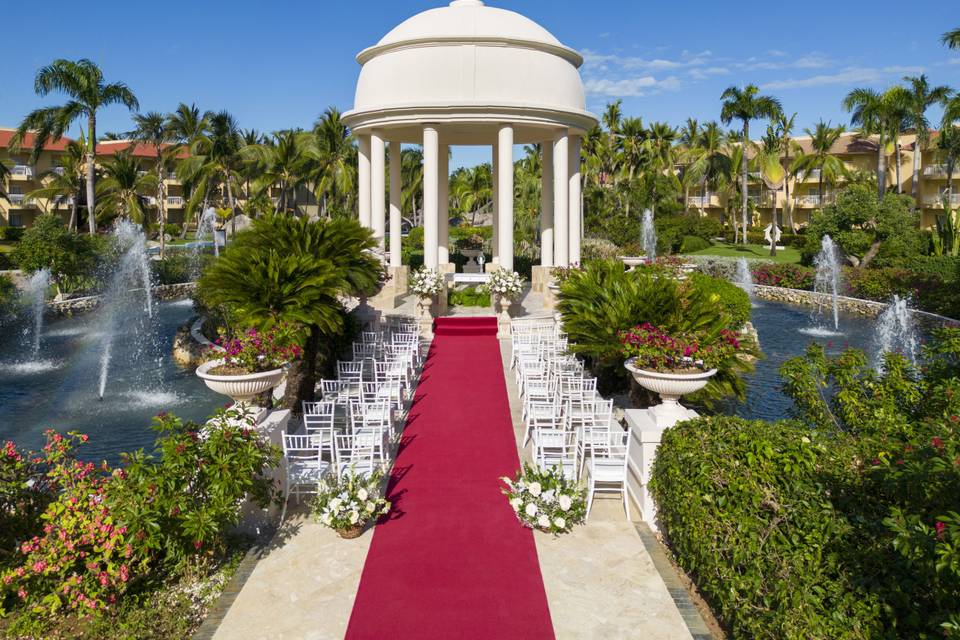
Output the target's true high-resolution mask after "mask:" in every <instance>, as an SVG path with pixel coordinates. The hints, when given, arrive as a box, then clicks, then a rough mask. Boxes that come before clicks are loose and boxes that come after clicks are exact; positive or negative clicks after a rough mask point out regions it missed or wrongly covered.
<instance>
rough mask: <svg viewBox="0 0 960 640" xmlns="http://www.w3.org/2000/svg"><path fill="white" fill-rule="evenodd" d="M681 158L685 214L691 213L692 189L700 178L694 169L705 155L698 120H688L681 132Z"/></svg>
mask: <svg viewBox="0 0 960 640" xmlns="http://www.w3.org/2000/svg"><path fill="white" fill-rule="evenodd" d="M679 142H680V145H681V148H680V150H679V154H678V156H679V158H680V161H681V162H682V163H683V173H682V175H681V178H680V181H681V184H682V186H683V212H684V213H685V214H689V212H690V187H691V186H692V185H694V184H698V183H699V180H700V176H699V175H698V174H697V173H696V172H695V171H693V170H691V169H692V167H693V166H694V165H695V164H696V162H697V160H698V159H699V157H700V156H701V154H702V153H703V148H702V147H700V146H699V143H700V123H699V122H697V120H696V118H687V122H686V123H685V124H684V125H683V127H681V129H680V132H679Z"/></svg>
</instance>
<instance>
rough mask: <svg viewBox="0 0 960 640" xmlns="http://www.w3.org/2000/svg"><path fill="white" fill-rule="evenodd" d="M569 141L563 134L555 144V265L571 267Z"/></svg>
mask: <svg viewBox="0 0 960 640" xmlns="http://www.w3.org/2000/svg"><path fill="white" fill-rule="evenodd" d="M568 144H569V141H568V139H567V134H566V133H563V134H561V135H560V137H559V138H557V139H556V140H554V142H553V247H554V249H553V264H554V265H555V266H557V267H567V266H570V258H569V256H570V239H569V236H568V234H567V229H568V226H567V221H568V220H569V207H568V203H569V201H570V177H569V175H568V174H569V172H570V161H569V159H568V155H569V154H568V151H569V147H568Z"/></svg>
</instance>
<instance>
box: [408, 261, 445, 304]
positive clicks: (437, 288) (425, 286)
mask: <svg viewBox="0 0 960 640" xmlns="http://www.w3.org/2000/svg"><path fill="white" fill-rule="evenodd" d="M410 291H412V292H413V294H414V295H416V296H417V297H418V298H419V307H420V313H421V316H422V315H424V314H425V313H429V312H430V309H431V307H432V306H433V299H434V298H435V297H436V296H437V295H438V294H439V293H440V292H441V291H443V276H442V275H440V274H439V273H438V272H437V271H434V270H433V269H428V268H427V267H421V268H420V269H418V270H416V271H414V272H413V273H412V274H410Z"/></svg>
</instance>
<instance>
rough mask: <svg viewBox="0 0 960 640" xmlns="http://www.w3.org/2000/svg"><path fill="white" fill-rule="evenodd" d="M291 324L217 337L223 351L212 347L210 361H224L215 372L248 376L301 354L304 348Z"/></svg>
mask: <svg viewBox="0 0 960 640" xmlns="http://www.w3.org/2000/svg"><path fill="white" fill-rule="evenodd" d="M297 338H298V335H297V332H296V331H295V330H294V329H293V327H292V326H291V325H288V324H280V325H277V326H275V327H273V328H271V329H268V330H266V331H258V330H257V329H247V330H246V331H244V332H243V333H241V334H239V335H238V336H237V337H234V338H217V340H216V344H217V345H218V346H220V347H221V348H222V349H223V350H222V351H221V350H219V349H211V350H210V351H209V352H208V354H207V355H208V360H223V364H222V365H220V366H218V367H214V368H213V369H211V370H210V373H212V374H214V375H227V376H229V375H244V374H248V373H259V372H261V371H273V370H274V369H279V368H280V367H282V366H284V365H285V364H287V363H288V362H290V361H291V360H294V359H296V358H299V357H300V354H301V353H302V351H303V350H302V348H301V347H300V345H299V343H298V339H297Z"/></svg>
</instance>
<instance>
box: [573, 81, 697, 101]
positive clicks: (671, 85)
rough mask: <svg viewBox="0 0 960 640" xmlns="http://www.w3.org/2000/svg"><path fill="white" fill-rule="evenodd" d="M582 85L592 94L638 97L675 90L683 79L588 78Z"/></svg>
mask: <svg viewBox="0 0 960 640" xmlns="http://www.w3.org/2000/svg"><path fill="white" fill-rule="evenodd" d="M584 86H585V87H586V90H587V93H588V94H590V95H594V96H607V97H613V98H640V97H643V96H648V95H652V94H656V93H659V92H661V91H676V90H677V89H679V88H680V87H681V86H683V81H681V80H680V78H678V77H676V76H667V77H666V78H663V79H662V80H657V79H656V78H655V77H653V76H639V77H635V78H621V79H618V80H615V79H610V78H592V79H588V80H587V81H586V82H585V83H584Z"/></svg>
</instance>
